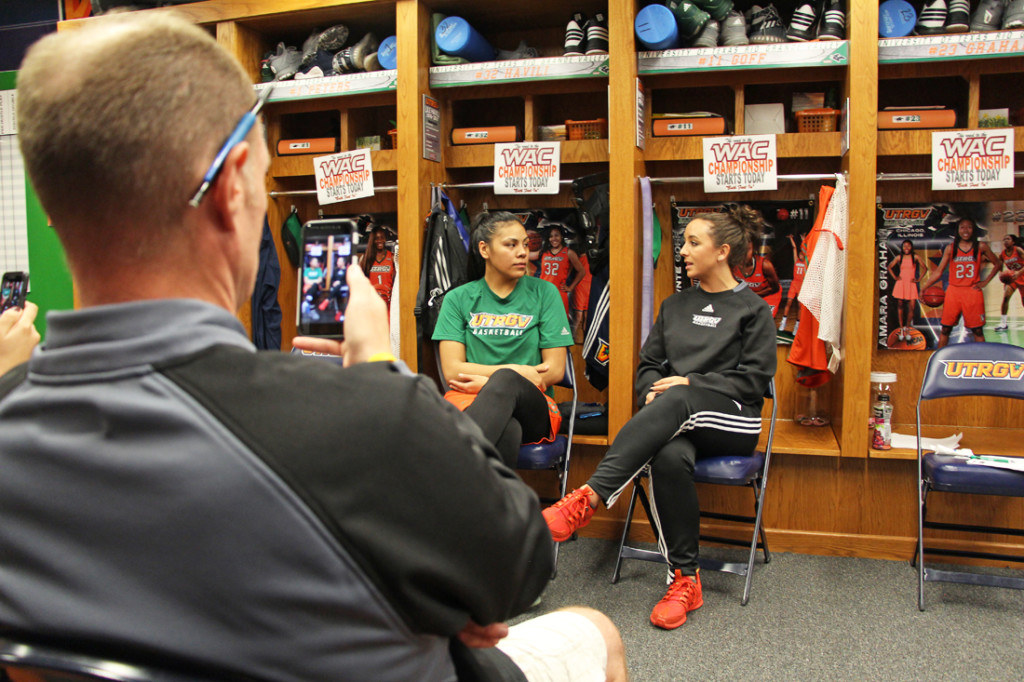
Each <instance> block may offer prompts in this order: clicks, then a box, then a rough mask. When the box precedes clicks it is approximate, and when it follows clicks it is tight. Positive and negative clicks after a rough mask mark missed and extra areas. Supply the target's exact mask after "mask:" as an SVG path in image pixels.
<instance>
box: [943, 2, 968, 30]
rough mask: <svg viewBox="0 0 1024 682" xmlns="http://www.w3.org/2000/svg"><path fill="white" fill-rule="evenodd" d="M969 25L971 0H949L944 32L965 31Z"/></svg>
mask: <svg viewBox="0 0 1024 682" xmlns="http://www.w3.org/2000/svg"><path fill="white" fill-rule="evenodd" d="M970 27H971V0H949V8H948V10H947V12H946V33H966V32H967V30H968V29H970Z"/></svg>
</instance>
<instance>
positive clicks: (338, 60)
mask: <svg viewBox="0 0 1024 682" xmlns="http://www.w3.org/2000/svg"><path fill="white" fill-rule="evenodd" d="M331 68H332V69H333V70H334V73H335V74H338V75H340V74H345V73H355V72H356V71H362V70H363V67H362V64H357V63H356V60H355V58H354V57H353V56H352V48H351V47H345V48H342V49H341V50H338V54H336V55H334V59H333V60H332V61H331Z"/></svg>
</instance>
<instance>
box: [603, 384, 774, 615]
mask: <svg viewBox="0 0 1024 682" xmlns="http://www.w3.org/2000/svg"><path fill="white" fill-rule="evenodd" d="M774 396H775V380H774V379H772V380H771V382H769V384H768V390H767V391H765V397H766V398H768V399H771V401H772V415H771V419H770V420H769V422H768V442H767V443H766V445H765V449H764V451H761V450H760V449H755V450H754V452H752V453H751V454H750V455H746V456H744V455H726V456H717V457H703V458H698V459H697V463H696V465H695V466H694V471H693V478H694V480H695V481H696V482H697V483H711V484H714V485H729V486H748V487H749V488H750V489H751V490H753V491H754V515H753V516H741V515H736V514H723V513H718V512H713V511H705V510H704V509H701V512H700V515H701V517H702V518H708V519H716V520H720V521H730V522H733V523H737V524H743V525H752V526H753V527H752V533H751V539H750V540H749V541H747V540H736V539H734V538H723V537H716V536H709V535H704V534H701V536H700V539H701V540H702V541H708V542H716V543H719V544H723V545H733V546H737V547H748V546H749V548H750V555H749V557H748V559H747V561H746V562H745V563H741V562H725V561H718V560H715V559H707V558H704V557H701V558H700V567H701V568H702V569H706V570H709V571H722V572H724V573H733V574H735V575H742V576H746V582H745V583H744V586H743V598H742V599H741V601H740V603H741V604H742V605H744V606H746V604H747V601H748V600H749V599H750V584H751V581H752V580H753V577H754V559H755V558H756V557H757V550H758V549H760V550H762V551H763V552H764V562H765V563H766V564H767V563H768V562H769V561H771V559H772V557H771V553H770V552H769V551H768V539H767V538H766V537H765V533H764V528H763V527H762V525H761V514H762V511H763V507H764V491H765V486H766V485H767V483H768V465H769V464H770V463H771V458H772V440H773V438H774V437H775V415H776V411H777V409H776V401H775V400H774ZM646 476H647V471H646V470H645V471H643V472H641V473H640V475H638V476H636V477H635V478H634V479H633V494H632V495H631V496H630V498H629V508H628V509H627V510H626V526H625V528H623V529H622V539H621V540H620V541H619V556H618V558H616V560H615V571H614V573H612V583H617V582H618V581H619V573H620V570H621V568H622V560H623V559H641V560H643V561H654V562H659V563H668V560H667V559H666V558H665V556H664V555H663V554H662V553H661V552H655V551H652V550H649V549H641V548H639V547H632V546H630V545H627V544H626V543H627V541H628V540H629V527H630V525H631V524H632V522H633V510H634V509H635V508H636V501H637V498H639V499H640V504H641V505H643V508H644V512H645V513H646V514H647V518H648V519H651V518H653V516H652V514H651V504H650V501H649V500H648V498H647V493H646V491H645V490H644V488H643V485H642V480H643V479H644V478H645V477H646ZM651 529H652V530H654V533H655V541H657V539H658V538H657V529H656V527H655V525H654V523H651Z"/></svg>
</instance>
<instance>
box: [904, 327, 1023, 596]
mask: <svg viewBox="0 0 1024 682" xmlns="http://www.w3.org/2000/svg"><path fill="white" fill-rule="evenodd" d="M966 396H995V397H1000V398H1015V399H1018V400H1019V399H1024V348H1020V347H1018V346H1010V345H1007V344H1002V343H968V344H954V345H951V346H946V347H945V348H940V349H939V350H937V351H935V352H934V353H933V354H932V356H931V358H929V360H928V366H927V367H926V368H925V373H924V379H922V381H921V392H920V395H919V396H918V399H917V482H918V517H917V521H918V523H917V547H916V549H915V550H914V558H913V559H911V565H913V564H914V563H915V562H917V569H918V578H917V607H918V608H919V609H920V610H922V611H924V583H925V581H937V582H956V583H967V584H971V585H989V586H994V587H1008V588H1012V589H1016V590H1021V589H1024V579H1022V578H1014V577H1008V576H997V575H990V574H985V573H981V572H977V571H975V572H969V571H943V570H938V569H934V568H926V567H925V562H924V554H925V553H929V554H941V555H946V556H959V557H971V558H982V559H994V560H1000V561H1018V562H1024V555H1013V554H999V553H994V552H984V551H969V550H957V549H943V548H937V547H926V546H925V544H924V529H925V528H935V529H941V530H958V531H970V532H977V533H995V534H1001V535H1015V536H1017V537H1024V529H1020V528H1003V527H999V526H976V525H970V524H959V523H938V522H934V521H928V520H927V511H928V510H927V501H928V493H929V492H930V491H933V490H934V491H939V492H944V493H962V494H970V495H1003V496H1010V497H1024V472H1020V471H1012V470H1009V469H1004V468H998V467H994V466H986V465H983V464H977V463H972V462H971V460H969V459H968V458H966V457H962V456H954V455H939V454H935V453H928V454H923V452H922V446H921V403H923V402H924V401H926V400H935V399H938V398H963V397H966ZM976 454H978V453H976Z"/></svg>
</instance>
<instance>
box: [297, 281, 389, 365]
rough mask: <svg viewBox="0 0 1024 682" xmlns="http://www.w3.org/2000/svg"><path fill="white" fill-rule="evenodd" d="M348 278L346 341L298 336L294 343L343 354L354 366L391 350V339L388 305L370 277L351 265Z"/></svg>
mask: <svg viewBox="0 0 1024 682" xmlns="http://www.w3.org/2000/svg"><path fill="white" fill-rule="evenodd" d="M345 279H346V281H347V282H348V292H349V297H348V305H347V306H346V308H345V340H344V341H335V340H333V339H319V338H316V337H311V336H297V337H295V338H294V339H292V345H293V346H295V347H296V348H298V349H300V350H308V351H315V352H318V353H329V354H331V355H341V356H343V357H344V358H345V366H346V367H351V366H352V365H355V364H358V363H360V362H366V360H367V359H368V358H370V357H372V356H374V355H376V354H378V353H390V352H391V339H390V333H389V331H388V308H387V304H385V303H384V299H382V298H381V297H380V296H379V295H378V294H377V290H376V289H374V288H373V287H372V286H371V285H370V280H368V279H366V275H364V274H363V271H362V270H361V269H360V268H357V267H350V268H348V269H347V270H346V272H345Z"/></svg>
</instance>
